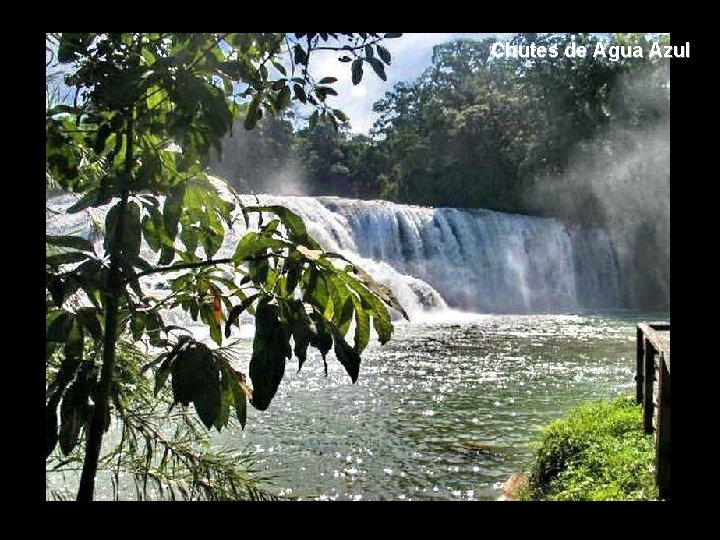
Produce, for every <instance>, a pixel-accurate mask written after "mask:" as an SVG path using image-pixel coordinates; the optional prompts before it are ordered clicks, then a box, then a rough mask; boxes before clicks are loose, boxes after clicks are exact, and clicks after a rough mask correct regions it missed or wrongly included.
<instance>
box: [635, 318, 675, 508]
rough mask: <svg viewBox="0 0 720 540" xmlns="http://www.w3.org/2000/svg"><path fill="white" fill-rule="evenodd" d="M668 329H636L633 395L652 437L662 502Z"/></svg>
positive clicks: (666, 473)
mask: <svg viewBox="0 0 720 540" xmlns="http://www.w3.org/2000/svg"><path fill="white" fill-rule="evenodd" d="M669 330H670V325H669V324H638V326H637V370H636V374H635V383H636V389H635V396H636V399H637V402H638V403H642V406H643V427H644V429H645V433H654V434H655V481H656V482H657V486H658V490H659V493H660V498H661V499H670V340H669V339H668V338H666V337H664V336H663V335H662V334H661V332H663V331H666V332H667V331H669ZM656 387H657V390H656V389H655V388H656Z"/></svg>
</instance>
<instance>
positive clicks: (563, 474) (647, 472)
mask: <svg viewBox="0 0 720 540" xmlns="http://www.w3.org/2000/svg"><path fill="white" fill-rule="evenodd" d="M524 497H525V498H526V499H531V500H575V501H578V500H591V501H600V500H648V499H657V488H656V487H655V481H654V445H653V439H652V436H649V435H645V434H644V433H643V429H642V411H641V408H640V407H639V406H638V405H636V404H635V403H634V401H633V400H632V399H628V398H620V399H617V400H616V401H615V402H613V403H609V402H599V403H592V404H588V405H585V406H582V407H580V408H578V409H575V410H574V411H572V412H571V413H570V414H569V416H568V417H567V418H565V419H561V420H557V421H555V422H553V423H551V424H550V425H548V426H547V427H546V428H545V429H544V430H543V432H542V434H541V436H540V441H539V445H538V450H537V453H536V456H535V459H534V461H533V463H532V466H531V468H530V474H529V486H528V489H527V490H526V492H525V494H524Z"/></svg>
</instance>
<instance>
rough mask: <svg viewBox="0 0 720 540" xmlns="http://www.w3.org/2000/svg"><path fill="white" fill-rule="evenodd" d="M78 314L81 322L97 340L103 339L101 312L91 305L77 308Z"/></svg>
mask: <svg viewBox="0 0 720 540" xmlns="http://www.w3.org/2000/svg"><path fill="white" fill-rule="evenodd" d="M77 316H78V320H79V321H80V323H81V324H82V325H83V327H84V328H86V329H87V331H88V332H89V333H90V336H92V338H93V339H94V340H95V341H101V340H102V338H103V333H102V326H101V325H100V317H101V315H100V313H99V312H98V310H97V309H95V308H91V307H83V308H80V309H78V310H77Z"/></svg>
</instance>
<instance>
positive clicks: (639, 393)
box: [635, 325, 645, 404]
mask: <svg viewBox="0 0 720 540" xmlns="http://www.w3.org/2000/svg"><path fill="white" fill-rule="evenodd" d="M644 342H645V341H644V339H643V331H642V328H640V325H638V327H637V342H636V352H635V358H636V362H635V401H636V402H637V403H638V404H640V403H642V397H643V355H644V354H645V350H644V349H643V344H644Z"/></svg>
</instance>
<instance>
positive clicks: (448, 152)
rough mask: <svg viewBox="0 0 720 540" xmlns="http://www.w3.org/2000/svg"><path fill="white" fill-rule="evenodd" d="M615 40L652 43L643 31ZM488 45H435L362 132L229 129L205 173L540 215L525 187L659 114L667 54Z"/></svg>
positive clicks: (317, 191)
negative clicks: (417, 73) (516, 50)
mask: <svg viewBox="0 0 720 540" xmlns="http://www.w3.org/2000/svg"><path fill="white" fill-rule="evenodd" d="M597 40H598V38H596V37H593V36H592V35H573V34H563V35H555V34H553V35H550V34H543V35H537V34H522V35H520V36H518V37H517V38H516V39H515V40H514V43H517V44H519V45H522V44H527V43H531V42H534V43H537V44H545V45H550V44H555V45H557V46H558V48H559V49H560V50H562V49H563V48H564V47H566V46H567V44H568V43H570V42H572V41H577V42H583V43H590V44H591V46H592V44H594V43H596V42H597ZM613 40H614V42H618V43H633V44H640V45H644V46H645V47H646V48H648V47H649V43H648V41H647V39H646V38H645V37H644V36H641V35H614V36H613ZM494 42H495V39H487V40H485V41H471V40H458V41H454V42H451V43H446V44H443V45H439V46H437V47H435V50H434V53H433V59H432V66H431V67H429V68H428V69H427V70H426V71H425V72H424V73H423V75H422V76H421V77H420V78H419V79H418V80H416V81H414V82H400V83H398V84H396V85H395V86H394V88H393V89H392V90H391V91H389V92H386V94H385V97H384V99H382V100H380V101H378V102H376V103H375V105H374V110H375V111H376V112H377V113H379V119H378V121H377V122H376V123H375V126H374V129H373V130H372V132H371V133H370V135H369V136H366V135H358V134H353V133H351V131H350V129H349V126H348V125H347V124H345V126H343V127H342V128H341V129H340V130H335V129H334V128H333V126H332V125H331V124H330V123H323V122H321V123H317V124H316V125H314V126H313V127H312V128H309V127H305V128H304V129H300V130H298V131H294V129H293V125H294V123H295V120H296V118H295V115H294V114H293V113H292V112H290V113H289V114H286V115H285V117H283V118H268V119H266V121H265V122H264V123H262V124H261V125H260V126H258V129H256V130H254V131H252V132H250V133H244V132H243V130H242V129H239V128H238V127H236V129H235V130H234V133H233V135H232V136H228V137H227V138H226V139H225V141H224V144H223V156H222V159H221V160H217V159H216V160H215V162H214V163H213V164H212V166H211V170H212V172H214V173H215V174H218V175H221V176H224V177H226V178H228V179H229V180H230V181H232V182H234V183H235V186H236V187H237V188H238V189H240V190H245V191H256V192H263V191H280V190H282V189H283V186H281V185H280V184H281V183H283V182H286V183H288V184H289V189H290V190H293V189H296V190H298V189H299V187H300V186H302V188H303V190H304V191H303V192H304V193H306V194H308V195H328V194H332V195H341V196H348V197H357V198H366V199H368V198H383V199H389V200H393V201H397V202H407V203H415V204H426V205H433V206H459V207H482V208H489V209H496V210H503V211H518V212H530V213H537V212H538V211H539V209H538V208H535V207H534V206H533V204H532V201H531V200H529V198H528V197H527V196H526V194H527V193H528V190H529V188H533V186H535V184H537V183H540V182H542V181H543V179H544V178H545V179H546V178H547V177H549V176H551V175H557V174H559V173H562V172H566V171H567V170H568V169H569V168H571V167H572V165H573V163H576V162H577V161H579V160H582V159H584V158H585V157H589V156H591V155H594V154H595V153H596V151H597V149H599V148H602V149H603V151H604V152H605V153H606V154H608V155H609V156H612V155H617V154H619V153H623V154H624V153H625V152H626V151H627V146H628V144H629V142H631V141H628V140H627V139H626V138H618V137H617V136H616V135H617V130H618V129H620V128H625V129H633V130H635V129H638V128H647V127H650V126H657V125H660V124H662V123H663V122H667V120H668V114H669V105H670V95H669V84H668V81H669V65H668V63H667V62H647V61H638V60H637V59H620V60H619V61H611V60H610V59H608V58H607V57H603V56H599V57H598V58H594V57H593V56H589V57H587V58H584V59H570V58H564V57H563V56H562V55H561V56H560V57H559V58H557V59H552V58H545V59H540V58H538V59H530V60H527V59H520V58H506V57H502V58H491V57H490V56H491V55H490V48H491V45H492V44H493V43H494ZM641 85H642V88H640V86H641ZM285 189H288V187H287V186H286V187H285Z"/></svg>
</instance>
